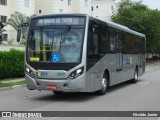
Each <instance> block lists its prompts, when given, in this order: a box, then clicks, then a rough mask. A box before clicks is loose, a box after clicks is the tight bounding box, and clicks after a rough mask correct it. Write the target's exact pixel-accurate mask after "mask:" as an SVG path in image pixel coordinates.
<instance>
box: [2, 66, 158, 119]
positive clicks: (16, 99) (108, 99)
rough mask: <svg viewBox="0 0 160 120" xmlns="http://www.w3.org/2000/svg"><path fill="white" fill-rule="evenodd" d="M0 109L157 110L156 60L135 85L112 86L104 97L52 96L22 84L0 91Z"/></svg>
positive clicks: (49, 93)
mask: <svg viewBox="0 0 160 120" xmlns="http://www.w3.org/2000/svg"><path fill="white" fill-rule="evenodd" d="M0 111H160V63H156V64H154V65H148V66H147V67H146V73H145V74H144V75H143V76H142V77H140V78H139V80H138V82H137V83H136V84H133V83H132V84H131V83H130V84H129V83H122V84H119V85H116V86H114V87H111V88H110V89H109V90H108V92H107V94H106V95H104V96H97V95H95V94H84V93H78V94H66V95H63V96H55V95H54V94H53V93H52V92H49V91H42V92H39V91H29V90H28V89H27V88H26V87H19V88H14V89H10V90H5V91H0ZM1 119H2V120H3V119H4V118H1ZM15 119H16V120H17V118H15ZM41 119H42V120H44V119H48V120H64V119H65V120H75V119H78V120H90V119H93V120H97V119H98V120H160V118H158V117H152V118H144V117H143V118H142V117H141V118H139V117H138V118H133V117H132V118H122V117H120V118H102V117H101V118H96V117H88V118H82V117H81V118H63V117H54V118H38V120H41Z"/></svg>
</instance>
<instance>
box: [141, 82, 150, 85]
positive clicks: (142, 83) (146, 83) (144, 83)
mask: <svg viewBox="0 0 160 120" xmlns="http://www.w3.org/2000/svg"><path fill="white" fill-rule="evenodd" d="M150 83H151V82H141V83H140V85H148V84H150Z"/></svg>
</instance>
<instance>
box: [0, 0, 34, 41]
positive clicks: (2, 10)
mask: <svg viewBox="0 0 160 120" xmlns="http://www.w3.org/2000/svg"><path fill="white" fill-rule="evenodd" d="M15 11H18V12H22V13H23V14H25V15H27V16H31V15H33V14H34V0H0V21H1V22H2V23H4V24H5V23H6V22H7V20H8V19H9V18H10V17H11V14H13V13H14V12H15ZM4 29H5V30H6V32H4V33H3V34H2V38H3V40H11V39H14V40H15V39H16V34H17V32H16V31H15V30H14V29H13V28H12V27H11V26H9V25H7V27H5V28H4Z"/></svg>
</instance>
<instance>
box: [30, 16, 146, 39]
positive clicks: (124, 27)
mask: <svg viewBox="0 0 160 120" xmlns="http://www.w3.org/2000/svg"><path fill="white" fill-rule="evenodd" d="M56 16H58V17H60V16H63V17H66V16H68V17H73V16H76V17H89V18H93V19H98V18H96V17H93V16H90V15H87V14H80V13H77V14H48V15H40V16H35V17H33V19H36V18H45V17H56ZM98 20H100V19H98ZM100 21H102V22H105V23H107V25H108V26H110V27H113V28H116V29H118V30H122V31H125V32H128V33H131V34H134V35H137V36H140V37H145V35H144V34H142V33H139V32H136V31H134V30H131V29H129V28H128V27H126V26H123V25H120V24H118V23H115V22H112V21H109V20H107V21H103V20H100Z"/></svg>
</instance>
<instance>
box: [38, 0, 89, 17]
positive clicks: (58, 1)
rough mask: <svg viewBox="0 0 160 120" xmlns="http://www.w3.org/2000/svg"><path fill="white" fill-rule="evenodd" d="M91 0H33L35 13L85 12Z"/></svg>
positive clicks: (87, 11) (87, 10)
mask: <svg viewBox="0 0 160 120" xmlns="http://www.w3.org/2000/svg"><path fill="white" fill-rule="evenodd" d="M90 8H91V0H47V1H44V0H35V14H37V15H44V14H61V13H87V14H90V13H91V11H90Z"/></svg>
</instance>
